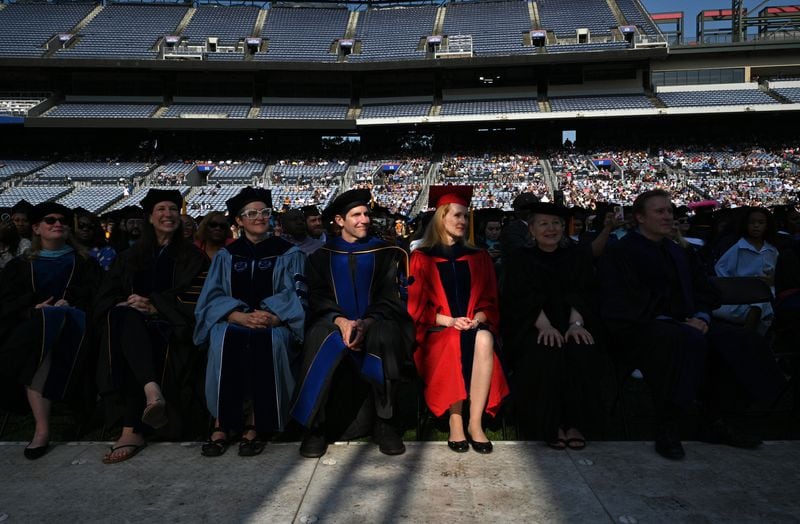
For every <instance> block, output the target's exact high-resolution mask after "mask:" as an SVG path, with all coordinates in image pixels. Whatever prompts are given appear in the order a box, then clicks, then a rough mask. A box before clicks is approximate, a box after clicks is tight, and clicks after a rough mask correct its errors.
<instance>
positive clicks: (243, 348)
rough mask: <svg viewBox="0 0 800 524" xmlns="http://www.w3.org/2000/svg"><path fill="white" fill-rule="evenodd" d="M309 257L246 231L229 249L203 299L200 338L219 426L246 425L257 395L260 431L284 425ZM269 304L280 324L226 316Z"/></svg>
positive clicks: (208, 395) (217, 261)
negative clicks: (247, 408)
mask: <svg viewBox="0 0 800 524" xmlns="http://www.w3.org/2000/svg"><path fill="white" fill-rule="evenodd" d="M305 260H306V256H305V254H303V252H302V251H300V250H299V249H298V248H297V247H295V246H293V245H292V244H290V243H289V242H287V241H286V240H283V239H281V238H279V237H271V238H268V239H266V240H264V241H262V242H259V243H257V244H254V243H252V242H250V241H249V240H247V239H246V238H245V237H241V238H239V239H238V240H237V241H235V242H233V243H232V244H230V245H228V246H226V247H224V248H222V249H221V250H220V251H219V252H218V253H217V255H216V256H215V257H214V260H213V262H212V264H211V269H210V270H209V272H208V277H207V278H206V281H205V284H204V285H203V291H202V293H201V294H200V299H199V301H198V303H197V309H196V312H195V314H196V316H197V325H196V327H195V332H194V341H195V343H196V344H198V345H200V344H208V348H209V349H208V363H207V366H206V403H207V405H208V410H209V411H210V412H211V414H212V415H214V417H216V418H218V419H219V423H220V427H222V428H225V429H241V427H242V425H243V419H244V417H243V404H244V401H245V400H246V399H252V400H253V409H254V414H255V424H256V427H257V429H258V430H259V431H262V432H265V431H276V430H277V431H282V430H283V429H284V427H285V426H286V422H287V420H288V418H289V417H288V413H289V406H290V402H291V400H292V396H293V394H294V388H295V379H294V376H293V374H292V365H293V364H294V362H295V361H296V359H297V356H298V354H299V345H300V344H301V343H302V340H303V328H304V322H305V304H307V300H306V297H307V291H308V289H307V286H306V284H305ZM256 310H261V311H268V312H270V313H272V314H274V315H276V316H277V317H278V318H280V319H281V325H280V326H278V327H274V328H263V329H251V328H247V327H243V326H239V325H236V324H232V323H229V322H227V320H226V319H227V317H228V315H229V314H230V313H231V312H233V311H242V312H247V313H249V312H252V311H256Z"/></svg>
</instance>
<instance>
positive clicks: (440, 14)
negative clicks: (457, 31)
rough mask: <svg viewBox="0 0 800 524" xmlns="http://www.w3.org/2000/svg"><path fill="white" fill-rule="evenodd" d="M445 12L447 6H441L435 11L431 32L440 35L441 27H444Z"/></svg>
mask: <svg viewBox="0 0 800 524" xmlns="http://www.w3.org/2000/svg"><path fill="white" fill-rule="evenodd" d="M445 14H447V6H444V5H443V6H441V7H440V8H439V9H438V10H437V11H436V20H435V21H434V22H433V34H434V35H441V34H442V28H443V27H444V16H445Z"/></svg>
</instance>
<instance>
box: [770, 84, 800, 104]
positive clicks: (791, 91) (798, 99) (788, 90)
mask: <svg viewBox="0 0 800 524" xmlns="http://www.w3.org/2000/svg"><path fill="white" fill-rule="evenodd" d="M773 91H775V92H776V93H778V94H779V95H781V96H782V97H784V98H787V99H789V100H790V101H791V102H793V103H795V104H800V87H779V88H775V89H773Z"/></svg>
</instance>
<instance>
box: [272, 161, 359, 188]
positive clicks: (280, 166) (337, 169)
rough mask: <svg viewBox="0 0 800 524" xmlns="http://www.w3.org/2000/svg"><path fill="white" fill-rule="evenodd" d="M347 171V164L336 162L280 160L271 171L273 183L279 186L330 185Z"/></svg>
mask: <svg viewBox="0 0 800 524" xmlns="http://www.w3.org/2000/svg"><path fill="white" fill-rule="evenodd" d="M345 171H347V162H344V161H337V160H281V161H279V162H278V163H277V164H275V167H274V168H273V170H272V178H273V182H275V183H277V184H281V185H287V184H288V185H301V184H314V185H325V184H327V185H330V184H332V183H334V182H338V179H339V177H341V176H342V175H344V173H345Z"/></svg>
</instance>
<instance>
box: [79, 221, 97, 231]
mask: <svg viewBox="0 0 800 524" xmlns="http://www.w3.org/2000/svg"><path fill="white" fill-rule="evenodd" d="M78 229H83V230H86V231H88V230H90V229H94V224H92V223H90V222H78Z"/></svg>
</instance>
